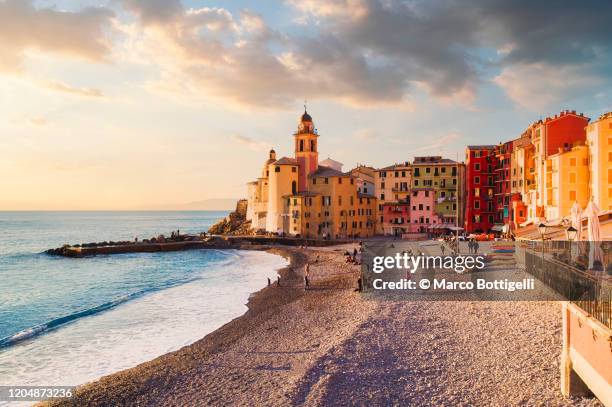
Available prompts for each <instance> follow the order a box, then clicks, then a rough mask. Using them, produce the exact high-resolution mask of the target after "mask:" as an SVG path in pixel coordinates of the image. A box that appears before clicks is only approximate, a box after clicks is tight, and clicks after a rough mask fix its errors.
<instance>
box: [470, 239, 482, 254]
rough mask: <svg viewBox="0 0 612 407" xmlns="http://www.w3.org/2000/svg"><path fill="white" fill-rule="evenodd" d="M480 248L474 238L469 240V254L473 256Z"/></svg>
mask: <svg viewBox="0 0 612 407" xmlns="http://www.w3.org/2000/svg"><path fill="white" fill-rule="evenodd" d="M479 247H480V244H479V243H478V241H477V240H476V239H474V238H471V239H470V240H469V242H468V249H469V251H470V253H473V254H478V248H479Z"/></svg>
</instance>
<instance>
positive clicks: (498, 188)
mask: <svg viewBox="0 0 612 407" xmlns="http://www.w3.org/2000/svg"><path fill="white" fill-rule="evenodd" d="M513 144H514V142H513V141H508V142H505V143H500V144H498V145H497V146H495V161H496V162H497V165H496V167H495V209H496V216H495V225H494V226H493V228H492V230H493V231H494V232H497V233H501V232H503V227H504V225H509V226H511V225H510V219H512V217H513V214H512V204H511V201H512V198H513V194H512V184H511V171H512V164H511V157H512V146H513ZM515 199H516V198H515ZM519 199H520V198H519Z"/></svg>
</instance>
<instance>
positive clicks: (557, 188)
mask: <svg viewBox="0 0 612 407" xmlns="http://www.w3.org/2000/svg"><path fill="white" fill-rule="evenodd" d="M559 150H560V151H559V152H558V153H557V154H553V155H550V156H549V157H548V159H547V160H546V177H545V179H546V185H545V186H546V197H547V201H546V205H545V216H546V219H560V218H563V217H567V216H569V215H570V210H571V208H572V205H574V203H575V202H578V204H579V205H580V206H581V207H582V208H585V207H586V205H587V203H588V201H589V165H588V161H589V149H588V147H587V146H585V145H578V146H574V147H568V148H564V149H561V148H560V149H559Z"/></svg>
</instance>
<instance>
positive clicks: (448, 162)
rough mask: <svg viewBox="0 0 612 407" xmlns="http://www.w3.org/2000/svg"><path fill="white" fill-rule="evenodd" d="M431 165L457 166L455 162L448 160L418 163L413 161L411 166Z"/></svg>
mask: <svg viewBox="0 0 612 407" xmlns="http://www.w3.org/2000/svg"><path fill="white" fill-rule="evenodd" d="M432 164H459V163H458V162H457V161H455V160H451V159H450V158H441V159H439V160H437V161H420V162H416V161H414V162H413V163H412V165H418V166H427V165H432Z"/></svg>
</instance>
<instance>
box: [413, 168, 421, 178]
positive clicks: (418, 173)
mask: <svg viewBox="0 0 612 407" xmlns="http://www.w3.org/2000/svg"><path fill="white" fill-rule="evenodd" d="M413 175H414V176H415V177H418V176H419V175H421V173H420V172H419V167H417V168H415V169H414V172H413Z"/></svg>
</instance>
